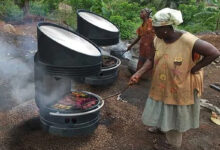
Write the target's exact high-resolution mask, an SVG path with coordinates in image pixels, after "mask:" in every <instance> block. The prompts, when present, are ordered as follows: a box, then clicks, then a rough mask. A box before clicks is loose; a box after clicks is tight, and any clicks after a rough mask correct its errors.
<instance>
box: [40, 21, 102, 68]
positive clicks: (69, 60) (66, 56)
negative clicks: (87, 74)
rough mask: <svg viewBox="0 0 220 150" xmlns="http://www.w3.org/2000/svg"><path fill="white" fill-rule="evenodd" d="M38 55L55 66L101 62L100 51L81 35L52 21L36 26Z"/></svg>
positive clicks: (77, 66) (80, 65)
mask: <svg viewBox="0 0 220 150" xmlns="http://www.w3.org/2000/svg"><path fill="white" fill-rule="evenodd" d="M37 39H38V56H39V60H40V62H42V63H45V64H48V65H51V66H55V67H64V68H65V67H71V68H73V67H76V68H80V67H84V66H93V65H95V66H97V65H99V64H101V61H102V60H101V51H100V49H99V47H98V46H96V45H95V44H94V43H93V42H91V41H89V40H88V39H86V38H84V37H83V36H81V35H79V34H78V33H75V32H74V31H71V30H68V29H66V28H64V27H61V26H58V25H56V24H52V23H46V22H43V23H39V24H38V26H37Z"/></svg>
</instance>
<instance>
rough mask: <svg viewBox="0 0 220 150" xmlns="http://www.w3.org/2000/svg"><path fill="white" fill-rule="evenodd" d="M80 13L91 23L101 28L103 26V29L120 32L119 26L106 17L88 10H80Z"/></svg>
mask: <svg viewBox="0 0 220 150" xmlns="http://www.w3.org/2000/svg"><path fill="white" fill-rule="evenodd" d="M78 14H79V16H80V17H82V18H83V19H84V20H86V21H88V22H89V23H91V24H93V25H95V26H97V27H99V28H102V29H105V30H107V31H111V32H119V30H118V28H117V27H116V26H115V25H114V24H112V23H111V22H109V21H108V20H106V19H105V18H103V17H101V16H98V15H96V14H94V13H91V12H86V11H79V13H78Z"/></svg>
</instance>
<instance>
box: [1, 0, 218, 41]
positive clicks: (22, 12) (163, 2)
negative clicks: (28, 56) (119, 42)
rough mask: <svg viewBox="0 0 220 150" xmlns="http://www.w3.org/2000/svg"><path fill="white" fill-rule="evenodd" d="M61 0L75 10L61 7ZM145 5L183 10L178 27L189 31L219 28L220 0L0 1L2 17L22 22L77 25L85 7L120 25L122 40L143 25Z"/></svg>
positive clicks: (153, 8)
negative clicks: (79, 11)
mask: <svg viewBox="0 0 220 150" xmlns="http://www.w3.org/2000/svg"><path fill="white" fill-rule="evenodd" d="M60 3H64V4H67V5H68V6H71V7H72V10H71V11H69V12H66V11H63V10H60V8H59V4H60ZM144 7H149V8H151V9H152V10H153V14H154V13H155V12H156V11H157V10H160V9H161V8H164V7H172V8H175V9H179V10H181V11H182V13H183V18H184V23H183V24H181V25H180V26H179V27H178V28H180V29H183V30H187V31H189V32H193V33H198V32H206V31H216V30H220V1H219V0H16V1H15V0H4V1H0V19H3V20H5V21H6V22H7V21H9V22H10V21H19V20H22V19H23V17H25V16H27V15H30V14H31V15H36V16H43V17H45V18H47V19H49V20H50V19H51V20H56V21H57V22H62V23H65V24H67V25H69V26H71V27H73V28H76V11H77V9H86V10H89V11H91V12H94V13H97V14H99V15H101V16H103V17H105V18H106V19H108V20H110V21H111V22H112V23H114V24H115V25H117V26H118V27H119V28H120V31H121V38H122V39H131V38H134V36H136V35H135V31H136V29H137V28H138V26H140V24H141V20H140V18H139V12H140V10H141V9H142V8H144Z"/></svg>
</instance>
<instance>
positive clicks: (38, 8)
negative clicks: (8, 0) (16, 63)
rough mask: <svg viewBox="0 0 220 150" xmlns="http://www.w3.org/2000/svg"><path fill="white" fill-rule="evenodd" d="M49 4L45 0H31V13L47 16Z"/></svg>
mask: <svg viewBox="0 0 220 150" xmlns="http://www.w3.org/2000/svg"><path fill="white" fill-rule="evenodd" d="M48 11H49V9H48V5H46V4H44V1H43V0H40V1H31V2H30V13H31V14H34V15H39V16H46V15H47V13H48Z"/></svg>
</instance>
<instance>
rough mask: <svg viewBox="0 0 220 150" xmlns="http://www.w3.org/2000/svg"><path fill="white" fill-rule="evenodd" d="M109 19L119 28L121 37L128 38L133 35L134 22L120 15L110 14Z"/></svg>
mask: <svg viewBox="0 0 220 150" xmlns="http://www.w3.org/2000/svg"><path fill="white" fill-rule="evenodd" d="M110 21H111V22H113V23H114V24H115V25H116V26H118V27H119V28H120V31H121V39H130V38H132V37H133V35H134V32H133V31H134V30H135V23H134V22H132V21H130V20H125V19H124V18H123V17H122V16H111V17H110Z"/></svg>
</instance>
